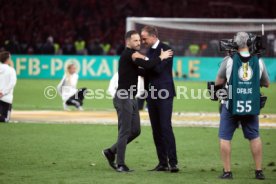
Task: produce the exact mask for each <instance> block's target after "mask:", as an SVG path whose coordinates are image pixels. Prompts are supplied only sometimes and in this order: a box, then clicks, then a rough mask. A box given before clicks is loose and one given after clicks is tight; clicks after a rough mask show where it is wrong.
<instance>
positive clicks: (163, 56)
mask: <svg viewBox="0 0 276 184" xmlns="http://www.w3.org/2000/svg"><path fill="white" fill-rule="evenodd" d="M172 56H173V51H172V50H171V49H169V50H166V51H163V49H161V54H160V56H159V57H160V59H161V60H162V61H163V60H164V59H168V58H171V57H172Z"/></svg>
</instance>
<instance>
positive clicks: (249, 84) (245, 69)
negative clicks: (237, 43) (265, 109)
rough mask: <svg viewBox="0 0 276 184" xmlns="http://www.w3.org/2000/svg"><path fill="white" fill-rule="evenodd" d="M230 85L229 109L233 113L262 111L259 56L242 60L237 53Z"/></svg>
mask: <svg viewBox="0 0 276 184" xmlns="http://www.w3.org/2000/svg"><path fill="white" fill-rule="evenodd" d="M232 59H233V67H232V73H231V77H230V80H229V86H228V111H229V112H230V113H231V114H233V115H258V114H259V113H260V66H259V58H258V57H257V56H252V57H251V58H250V60H249V61H248V62H242V61H241V59H240V56H239V55H238V54H237V53H236V54H234V55H233V57H232Z"/></svg>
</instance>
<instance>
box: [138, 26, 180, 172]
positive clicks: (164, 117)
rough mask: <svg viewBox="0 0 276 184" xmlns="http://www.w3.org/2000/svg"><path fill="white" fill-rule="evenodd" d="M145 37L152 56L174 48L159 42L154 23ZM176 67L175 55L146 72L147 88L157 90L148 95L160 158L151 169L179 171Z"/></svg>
mask: <svg viewBox="0 0 276 184" xmlns="http://www.w3.org/2000/svg"><path fill="white" fill-rule="evenodd" d="M141 37H142V43H143V44H144V45H145V46H146V47H148V48H150V49H149V51H148V54H147V57H148V58H149V59H152V58H156V57H158V56H159V55H160V53H161V51H163V50H169V49H171V48H170V47H169V46H168V45H166V44H164V43H162V42H160V41H159V39H158V31H157V29H156V28H155V27H153V26H145V27H144V28H143V29H142V31H141ZM172 67H173V58H168V59H166V60H165V61H163V62H161V63H159V64H158V65H156V66H155V67H154V68H152V69H148V70H147V71H146V78H147V81H148V84H146V87H149V88H152V89H153V88H154V90H155V92H154V94H151V95H149V96H148V98H147V102H148V110H149V117H150V122H151V126H152V133H153V139H154V143H155V146H156V151H157V156H158V159H159V163H158V165H157V166H156V167H155V168H154V169H152V170H151V171H168V170H170V171H171V172H178V171H179V169H178V167H177V163H178V161H177V155H176V144H175V138H174V133H173V129H172V122H171V117H172V110H173V98H174V96H175V95H176V93H175V87H174V82H173V76H172ZM149 90H150V89H149ZM150 91H152V90H150Z"/></svg>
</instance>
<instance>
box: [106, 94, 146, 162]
mask: <svg viewBox="0 0 276 184" xmlns="http://www.w3.org/2000/svg"><path fill="white" fill-rule="evenodd" d="M113 105H114V107H115V109H116V111H117V115H118V140H117V142H116V143H115V144H114V145H113V146H112V147H111V148H110V150H111V151H112V152H113V153H117V165H124V164H125V152H126V146H127V144H128V143H130V142H131V141H133V140H134V139H135V138H136V137H138V136H139V135H140V132H141V126H140V115H139V110H138V104H137V100H136V99H130V98H127V99H120V98H119V97H117V96H115V98H114V99H113Z"/></svg>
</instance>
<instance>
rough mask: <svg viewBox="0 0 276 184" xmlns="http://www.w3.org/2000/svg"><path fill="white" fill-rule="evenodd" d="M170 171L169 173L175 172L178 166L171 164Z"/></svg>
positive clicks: (177, 170)
mask: <svg viewBox="0 0 276 184" xmlns="http://www.w3.org/2000/svg"><path fill="white" fill-rule="evenodd" d="M170 171H171V173H177V172H179V168H178V167H177V165H172V166H171V167H170Z"/></svg>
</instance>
